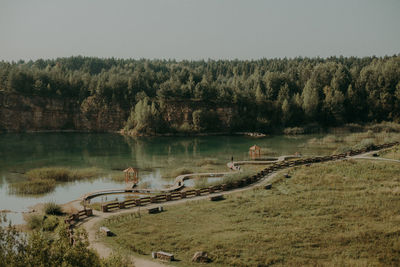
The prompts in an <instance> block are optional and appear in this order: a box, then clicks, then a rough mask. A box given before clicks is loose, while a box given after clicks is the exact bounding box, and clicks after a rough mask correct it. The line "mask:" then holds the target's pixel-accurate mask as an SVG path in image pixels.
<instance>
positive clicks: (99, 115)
mask: <svg viewBox="0 0 400 267" xmlns="http://www.w3.org/2000/svg"><path fill="white" fill-rule="evenodd" d="M126 117H127V112H126V111H125V110H122V109H121V108H120V107H119V106H117V105H114V106H109V105H106V104H104V103H103V102H102V101H100V100H98V99H94V98H91V97H89V98H87V99H86V100H85V101H84V102H83V103H82V104H81V105H80V104H79V103H78V102H77V101H76V100H74V99H65V98H44V97H40V96H24V95H19V94H13V93H4V92H0V131H8V132H21V131H60V130H75V131H99V132H102V131H118V130H120V129H121V128H122V127H123V125H124V123H125V120H126Z"/></svg>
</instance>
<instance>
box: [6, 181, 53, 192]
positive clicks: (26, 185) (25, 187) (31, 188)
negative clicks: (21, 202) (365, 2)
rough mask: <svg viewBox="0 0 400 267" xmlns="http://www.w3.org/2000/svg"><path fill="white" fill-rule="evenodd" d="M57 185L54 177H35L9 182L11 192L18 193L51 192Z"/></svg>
mask: <svg viewBox="0 0 400 267" xmlns="http://www.w3.org/2000/svg"><path fill="white" fill-rule="evenodd" d="M55 187H56V181H55V180H52V179H35V180H32V181H23V182H16V183H11V184H9V192H10V193H12V194H17V195H33V194H44V193H49V192H51V191H53V190H54V188H55Z"/></svg>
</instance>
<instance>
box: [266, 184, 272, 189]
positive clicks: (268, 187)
mask: <svg viewBox="0 0 400 267" xmlns="http://www.w3.org/2000/svg"><path fill="white" fill-rule="evenodd" d="M271 188H272V184H267V185H265V186H264V189H267V190H269V189H271Z"/></svg>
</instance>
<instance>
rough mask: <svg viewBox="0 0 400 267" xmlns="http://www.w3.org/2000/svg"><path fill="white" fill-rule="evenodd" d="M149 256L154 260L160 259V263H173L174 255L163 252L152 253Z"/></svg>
mask: <svg viewBox="0 0 400 267" xmlns="http://www.w3.org/2000/svg"><path fill="white" fill-rule="evenodd" d="M151 256H152V257H153V258H154V259H160V260H162V261H173V260H174V254H171V253H167V252H164V251H158V252H152V253H151Z"/></svg>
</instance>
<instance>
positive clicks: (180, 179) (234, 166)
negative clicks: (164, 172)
mask: <svg viewBox="0 0 400 267" xmlns="http://www.w3.org/2000/svg"><path fill="white" fill-rule="evenodd" d="M294 158H300V157H299V156H295V155H286V156H280V157H278V158H276V160H265V161H264V160H248V161H234V162H228V163H227V167H228V168H229V169H231V170H232V171H233V172H238V171H240V168H239V166H240V165H267V164H273V163H278V162H282V161H285V160H289V159H294ZM232 171H230V172H200V173H189V174H182V175H179V176H177V177H176V178H175V181H174V183H173V184H172V185H171V186H170V187H168V188H165V189H146V188H144V189H135V188H131V187H130V186H128V187H126V188H121V189H109V190H100V191H95V192H90V193H87V194H85V195H83V196H81V198H80V199H81V200H83V201H86V200H89V199H92V198H95V197H98V196H103V195H115V194H124V193H134V194H159V193H170V192H174V191H179V190H181V189H182V188H183V187H184V186H185V184H184V182H185V181H186V180H188V179H193V178H195V177H196V178H197V177H210V178H217V177H223V176H224V175H227V174H231V173H232Z"/></svg>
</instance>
